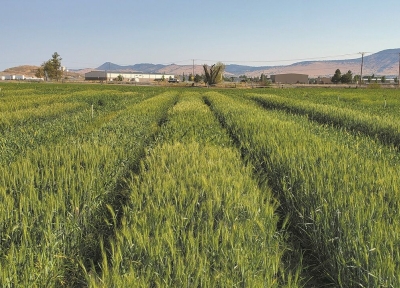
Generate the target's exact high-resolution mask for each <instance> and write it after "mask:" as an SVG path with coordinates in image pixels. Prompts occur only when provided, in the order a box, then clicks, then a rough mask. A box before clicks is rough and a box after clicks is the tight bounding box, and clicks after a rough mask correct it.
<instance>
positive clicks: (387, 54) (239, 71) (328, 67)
mask: <svg viewBox="0 0 400 288" xmlns="http://www.w3.org/2000/svg"><path fill="white" fill-rule="evenodd" d="M399 53H400V48H397V49H387V50H383V51H380V52H377V53H374V54H371V55H367V56H364V64H363V75H372V74H375V75H377V76H379V75H385V76H389V77H390V76H398V73H399ZM96 69H97V70H108V71H121V72H123V71H126V72H127V71H132V72H133V71H134V72H142V73H165V74H175V75H182V74H183V73H185V75H189V74H190V73H192V72H193V70H194V73H195V74H203V73H204V71H203V67H202V65H195V66H194V67H193V66H192V65H176V64H171V65H162V64H150V63H142V64H135V65H127V66H120V65H117V64H114V63H110V62H106V63H104V64H103V65H101V66H99V67H97V68H96ZM336 69H340V71H341V72H342V73H346V72H347V71H348V70H351V71H352V72H353V74H354V75H355V74H360V70H361V55H360V57H359V58H355V59H344V60H328V61H302V62H297V63H294V64H291V65H282V66H261V67H260V66H258V67H257V66H246V65H237V64H229V65H226V69H225V74H226V75H227V76H240V75H247V76H250V77H252V76H260V75H261V73H264V74H265V75H271V74H279V73H300V74H308V75H309V77H318V76H327V77H330V76H332V75H333V74H334V73H335V71H336Z"/></svg>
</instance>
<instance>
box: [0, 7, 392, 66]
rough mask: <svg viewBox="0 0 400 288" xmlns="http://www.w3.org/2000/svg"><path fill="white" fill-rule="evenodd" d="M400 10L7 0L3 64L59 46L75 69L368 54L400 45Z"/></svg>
mask: <svg viewBox="0 0 400 288" xmlns="http://www.w3.org/2000/svg"><path fill="white" fill-rule="evenodd" d="M399 11H400V1H398V0H392V1H391V0H389V1H383V2H382V1H376V0H374V1H370V0H364V1H351V0H350V1H349V0H347V1H344V0H336V1H314V0H287V1H284V0H283V1H277V0H274V1H269V0H264V1H262V0H247V1H243V0H242V1H237V0H229V1H216V0H214V1H213V0H202V1H189V0H169V1H161V0H142V1H135V0H130V1H128V0H119V1H111V0H108V1H105V0H97V1H94V0H93V1H92V0H79V1H78V0H68V1H61V0H52V1H50V0H26V1H25V0H24V1H22V0H20V1H15V0H12V1H11V0H4V1H2V3H1V4H0V27H1V33H0V37H1V40H0V71H3V70H4V69H6V68H9V67H14V66H19V65H24V64H28V65H40V64H41V63H42V62H44V61H46V60H48V59H50V57H51V55H52V54H53V52H58V53H59V54H60V55H61V57H62V58H63V60H62V64H63V66H66V67H67V68H69V69H74V68H85V67H90V68H94V67H98V66H100V65H101V64H103V63H104V62H108V61H110V62H113V63H116V64H119V65H130V64H136V63H154V64H170V63H177V64H191V63H192V60H191V59H196V60H195V63H196V64H203V63H213V62H215V61H223V62H225V63H226V64H232V63H237V64H243V65H252V66H264V65H268V66H269V65H282V64H291V63H293V62H298V60H299V59H302V60H303V59H306V60H308V59H310V60H311V59H343V58H358V57H359V55H357V54H356V53H357V52H378V51H381V50H384V49H391V48H400V38H399V36H400V33H399V23H400V22H399ZM339 55H346V56H339ZM331 56H332V57H331ZM333 56H338V57H333ZM324 57H327V58H324ZM285 60H287V61H285Z"/></svg>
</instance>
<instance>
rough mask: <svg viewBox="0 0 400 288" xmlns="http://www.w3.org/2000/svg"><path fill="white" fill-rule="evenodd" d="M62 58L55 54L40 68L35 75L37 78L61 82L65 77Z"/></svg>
mask: <svg viewBox="0 0 400 288" xmlns="http://www.w3.org/2000/svg"><path fill="white" fill-rule="evenodd" d="M61 60H62V58H61V57H60V55H59V54H58V53H57V52H54V53H53V55H52V56H51V59H50V60H47V61H46V62H43V64H42V65H41V66H40V67H39V68H38V70H37V71H36V73H35V76H36V77H39V78H42V77H48V78H49V79H52V80H57V81H59V80H61V78H62V75H63V70H62V67H61Z"/></svg>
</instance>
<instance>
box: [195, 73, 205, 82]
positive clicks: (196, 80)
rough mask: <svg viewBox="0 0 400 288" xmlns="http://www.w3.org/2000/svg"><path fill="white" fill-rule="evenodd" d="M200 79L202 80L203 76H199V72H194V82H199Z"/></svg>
mask: <svg viewBox="0 0 400 288" xmlns="http://www.w3.org/2000/svg"><path fill="white" fill-rule="evenodd" d="M202 80H203V77H202V76H200V75H199V74H196V75H195V76H194V82H196V83H199V82H201V81H202Z"/></svg>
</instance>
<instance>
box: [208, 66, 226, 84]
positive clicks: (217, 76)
mask: <svg viewBox="0 0 400 288" xmlns="http://www.w3.org/2000/svg"><path fill="white" fill-rule="evenodd" d="M203 68H204V74H205V82H206V83H207V84H208V85H214V84H217V83H220V82H222V80H223V79H222V75H223V74H224V71H225V64H223V63H221V62H218V63H216V64H214V65H212V66H211V67H210V68H208V65H207V64H204V65H203Z"/></svg>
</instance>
